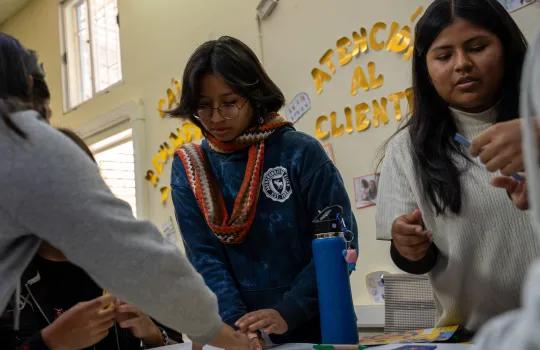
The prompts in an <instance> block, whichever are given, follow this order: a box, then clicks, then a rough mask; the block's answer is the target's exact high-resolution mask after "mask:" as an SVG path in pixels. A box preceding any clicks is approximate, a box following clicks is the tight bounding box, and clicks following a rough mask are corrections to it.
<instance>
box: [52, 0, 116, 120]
mask: <svg viewBox="0 0 540 350" xmlns="http://www.w3.org/2000/svg"><path fill="white" fill-rule="evenodd" d="M92 1H93V0H60V2H59V5H60V6H59V18H60V61H61V65H62V92H63V110H64V113H69V112H71V111H73V110H76V109H77V108H79V107H80V106H82V105H84V104H86V103H88V102H90V101H92V100H94V99H95V98H96V97H99V96H102V95H105V94H108V93H109V92H110V91H111V90H112V89H114V88H115V87H117V86H120V85H123V83H124V65H123V64H122V46H121V42H120V40H121V39H120V35H119V42H118V46H119V51H120V79H119V80H118V81H116V82H115V83H113V84H111V85H109V86H108V87H106V88H104V89H102V90H100V91H96V89H97V88H96V86H97V84H96V72H95V66H94V62H95V57H94V41H93V27H92V26H93V23H92V21H93V18H92V15H91V14H92ZM115 1H116V3H117V8H118V0H115ZM82 3H86V6H87V18H88V32H89V33H88V38H89V39H88V40H89V41H90V42H89V50H90V51H89V52H90V72H91V73H90V80H91V96H90V97H89V98H88V99H86V100H83V98H82V97H80V99H79V100H80V101H79V102H77V103H72V100H73V99H72V95H73V94H72V90H74V89H79V90H81V91H82V79H81V76H82V75H81V63H80V59H81V57H80V47H79V41H78V40H76V39H74V37H76V36H77V31H76V27H75V26H76V24H77V23H76V21H74V20H73V19H74V18H75V15H74V14H71V15H69V17H70V18H67V17H68V14H67V13H68V11H74V10H75V8H76V7H77V6H78V5H80V4H82ZM119 12H120V11H119V10H118V13H117V24H118V29H119V30H120V20H119V18H120V14H119ZM68 27H70V28H69V30H70V31H72V33H71V37H70V35H69V33H68ZM119 34H120V33H119ZM70 51H71V52H70ZM68 54H74V55H76V57H75V59H73V60H72V62H75V63H74V64H71V65H70V61H69V59H68ZM74 86H75V88H74Z"/></svg>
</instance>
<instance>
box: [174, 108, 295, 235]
mask: <svg viewBox="0 0 540 350" xmlns="http://www.w3.org/2000/svg"><path fill="white" fill-rule="evenodd" d="M284 125H292V124H291V123H289V122H287V121H286V120H285V119H283V118H282V117H281V116H279V115H277V114H272V115H269V116H268V117H267V118H266V119H265V121H264V123H263V124H262V125H260V126H257V127H254V128H251V129H248V130H246V131H245V132H244V133H243V134H242V135H240V136H238V137H237V138H236V139H235V140H234V141H231V142H220V141H218V140H217V139H215V138H214V137H212V136H211V135H208V137H207V140H208V144H209V145H210V147H211V148H212V150H214V151H216V152H219V153H233V152H236V151H239V150H242V149H245V148H248V147H249V151H248V161H247V164H246V171H245V174H244V180H243V181H242V185H241V186H240V190H239V191H238V194H237V195H236V198H235V200H234V205H233V209H232V213H230V214H229V213H228V212H227V208H226V206H225V200H224V199H223V194H222V193H221V189H220V187H219V184H218V182H217V180H216V178H215V177H214V174H213V173H212V170H211V168H210V164H208V160H207V159H206V156H205V154H204V151H203V150H202V148H201V146H200V145H197V144H193V143H190V144H186V145H184V146H182V147H181V148H180V149H178V151H176V154H177V155H178V157H179V158H180V160H181V161H182V164H183V166H184V170H185V171H186V175H187V179H188V182H189V184H190V187H191V190H192V191H193V194H194V195H195V198H196V200H197V204H198V205H199V208H200V210H201V211H202V213H203V214H204V218H205V220H206V223H207V224H208V226H209V227H210V229H211V230H212V232H214V234H215V235H216V237H217V238H218V239H219V240H220V241H221V242H222V243H224V244H239V243H242V242H243V241H244V239H245V238H246V236H247V233H248V232H249V230H250V228H251V226H252V225H253V221H254V220H255V212H256V210H257V201H258V199H259V191H260V185H261V178H262V168H263V165H264V147H265V144H264V141H265V140H266V139H267V138H268V137H269V136H270V135H272V133H273V132H274V131H276V130H277V129H279V128H280V127H282V126H284Z"/></svg>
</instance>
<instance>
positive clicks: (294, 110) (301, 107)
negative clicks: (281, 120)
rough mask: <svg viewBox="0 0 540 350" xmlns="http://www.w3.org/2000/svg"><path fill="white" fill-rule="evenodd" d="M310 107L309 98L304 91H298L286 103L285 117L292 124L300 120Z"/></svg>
mask: <svg viewBox="0 0 540 350" xmlns="http://www.w3.org/2000/svg"><path fill="white" fill-rule="evenodd" d="M310 108H311V99H310V98H309V95H308V94H307V93H305V92H300V93H299V94H297V95H296V96H294V98H293V99H292V101H291V103H289V104H288V105H287V108H286V111H287V117H288V118H289V120H290V121H291V122H292V123H293V124H294V123H296V122H297V121H299V120H300V118H302V117H303V116H304V114H306V113H307V111H309V110H310Z"/></svg>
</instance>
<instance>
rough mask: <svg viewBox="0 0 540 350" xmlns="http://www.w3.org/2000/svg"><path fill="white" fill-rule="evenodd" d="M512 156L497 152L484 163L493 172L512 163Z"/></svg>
mask: <svg viewBox="0 0 540 350" xmlns="http://www.w3.org/2000/svg"><path fill="white" fill-rule="evenodd" d="M512 159H513V156H512V155H507V154H498V155H495V156H494V157H493V158H491V159H490V160H489V161H487V162H486V163H485V166H486V169H487V170H488V171H491V172H495V171H497V170H500V169H502V168H504V167H506V166H507V165H508V164H510V163H512Z"/></svg>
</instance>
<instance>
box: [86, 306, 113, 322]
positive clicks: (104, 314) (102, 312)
mask: <svg viewBox="0 0 540 350" xmlns="http://www.w3.org/2000/svg"><path fill="white" fill-rule="evenodd" d="M116 315H117V312H116V310H115V309H114V308H109V309H98V310H97V311H95V310H94V311H93V313H91V314H90V317H91V318H92V319H94V320H96V321H104V320H111V319H113V318H115V317H116Z"/></svg>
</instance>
